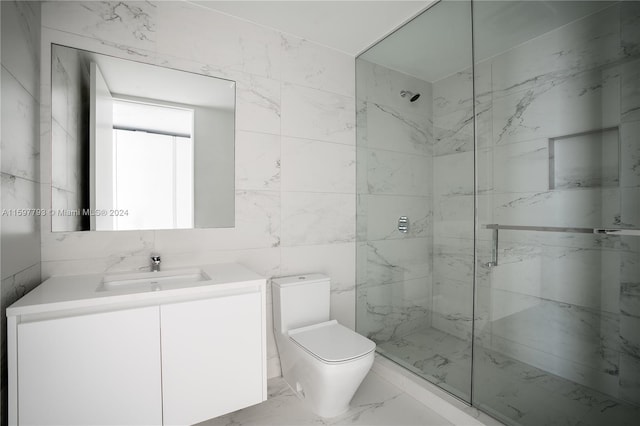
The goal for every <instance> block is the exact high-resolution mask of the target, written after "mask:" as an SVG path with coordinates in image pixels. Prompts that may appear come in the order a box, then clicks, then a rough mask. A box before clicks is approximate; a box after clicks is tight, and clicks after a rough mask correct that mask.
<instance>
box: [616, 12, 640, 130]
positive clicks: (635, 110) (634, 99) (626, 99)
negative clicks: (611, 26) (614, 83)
mask: <svg viewBox="0 0 640 426" xmlns="http://www.w3.org/2000/svg"><path fill="white" fill-rule="evenodd" d="M636 19H638V20H640V19H639V18H636ZM636 46H640V40H637V41H636ZM636 49H638V50H639V51H640V47H636ZM620 74H621V76H620V95H621V97H620V113H621V117H620V121H622V122H629V121H638V120H640V89H638V87H639V86H640V59H636V60H634V61H630V62H627V63H625V64H624V65H622V67H621V71H620Z"/></svg>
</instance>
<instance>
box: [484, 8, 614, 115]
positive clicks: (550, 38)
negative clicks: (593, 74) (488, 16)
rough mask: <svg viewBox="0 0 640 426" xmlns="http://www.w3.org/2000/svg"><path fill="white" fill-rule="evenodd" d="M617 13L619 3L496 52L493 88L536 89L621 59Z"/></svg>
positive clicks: (504, 90) (500, 90)
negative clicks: (498, 52)
mask: <svg viewBox="0 0 640 426" xmlns="http://www.w3.org/2000/svg"><path fill="white" fill-rule="evenodd" d="M618 13H619V11H618V5H614V6H613V7H610V8H607V9H605V10H604V11H602V12H599V13H596V14H593V15H591V16H588V17H586V18H584V19H581V20H578V21H576V22H574V23H572V24H570V25H564V26H562V27H559V28H558V29H556V30H554V31H550V32H548V33H546V34H544V35H542V36H540V37H537V38H534V39H532V40H529V41H528V42H526V43H524V44H522V45H520V46H519V47H518V48H515V49H511V50H509V51H507V52H505V53H504V54H502V55H499V56H497V57H496V58H495V59H494V60H493V66H492V73H493V85H494V86H493V90H494V91H495V92H496V94H497V95H498V96H500V95H502V94H504V93H509V92H512V91H520V90H530V89H533V90H536V87H540V86H541V85H543V84H547V83H550V82H553V81H554V80H555V81H556V82H557V81H558V79H562V78H564V77H566V76H567V75H570V74H574V73H577V72H580V71H584V70H587V69H592V68H596V67H598V66H600V65H603V64H606V63H611V62H613V61H615V60H617V59H619V58H620V56H621V49H620V45H619V42H620V40H619V34H620V22H619V15H618ZM552 115H553V114H549V116H550V117H551V116H552Z"/></svg>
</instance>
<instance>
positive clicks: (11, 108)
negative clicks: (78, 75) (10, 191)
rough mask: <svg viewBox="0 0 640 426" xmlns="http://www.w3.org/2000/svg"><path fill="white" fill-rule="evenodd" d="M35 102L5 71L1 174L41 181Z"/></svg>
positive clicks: (3, 73) (36, 106)
mask: <svg viewBox="0 0 640 426" xmlns="http://www.w3.org/2000/svg"><path fill="white" fill-rule="evenodd" d="M39 112H40V111H39V109H38V103H37V101H36V99H34V98H33V96H31V95H30V94H29V92H27V91H26V90H25V89H24V87H23V86H22V85H21V84H20V83H19V82H18V80H16V79H15V78H14V77H13V76H12V75H11V74H10V73H9V72H7V71H6V70H5V68H4V62H3V68H2V123H3V124H2V173H8V174H11V175H14V176H18V177H21V178H25V179H29V180H33V181H38V178H39V175H40V171H39V168H38V166H39V160H40V157H39V152H40V145H39V140H38V137H39V136H40V135H39V134H38V126H36V125H35V124H36V123H38V121H39V117H38V114H39Z"/></svg>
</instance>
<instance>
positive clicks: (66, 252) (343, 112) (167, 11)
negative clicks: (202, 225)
mask: <svg viewBox="0 0 640 426" xmlns="http://www.w3.org/2000/svg"><path fill="white" fill-rule="evenodd" d="M42 26H43V28H42V31H43V39H44V44H43V64H47V63H48V60H49V59H50V58H49V57H48V55H49V53H47V52H48V43H49V42H51V41H55V42H57V43H59V44H62V45H70V46H73V47H78V48H81V49H85V50H90V51H96V52H100V53H104V54H110V55H114V56H118V57H122V58H126V59H133V60H137V61H142V62H147V63H152V64H158V65H163V66H167V67H172V68H176V69H181V70H186V71H193V72H198V73H201V74H208V75H212V76H217V77H223V78H228V79H232V80H235V81H236V82H237V86H236V87H237V104H236V105H237V107H236V160H235V161H236V224H235V227H234V228H227V229H194V230H165V231H144V232H136V231H131V232H129V231H127V232H75V233H74V232H64V233H63V232H55V233H52V232H51V225H50V222H47V221H45V223H43V227H42V242H41V250H42V277H43V278H47V277H49V276H51V275H61V274H77V273H91V272H94V273H95V272H98V273H99V272H114V271H124V270H142V269H145V268H148V263H149V260H148V259H149V255H150V253H151V252H152V251H157V252H159V253H160V254H161V255H162V261H163V264H164V265H165V266H166V267H175V266H181V265H193V264H203V263H216V262H239V263H242V264H244V265H246V266H248V267H250V268H252V269H254V270H255V271H257V272H258V273H261V274H263V275H264V276H267V277H272V276H283V275H289V274H298V273H306V272H321V273H325V274H327V275H329V276H330V277H331V279H332V287H331V316H332V317H333V318H336V319H338V320H339V321H340V322H341V323H343V324H344V325H346V326H348V327H352V328H353V327H354V326H355V247H356V242H355V234H356V225H355V213H356V201H355V198H356V195H355V182H356V170H355V157H356V155H355V154H356V147H355V125H356V123H355V99H354V97H355V82H354V74H355V73H354V58H353V57H351V56H349V55H346V54H343V53H341V52H338V51H334V50H331V49H328V48H325V47H322V46H319V45H316V44H314V43H311V42H308V41H306V40H302V39H299V38H296V37H293V36H290V35H287V34H282V33H279V32H277V31H274V30H271V29H268V28H264V27H261V26H259V25H255V24H252V23H249V22H246V21H243V20H240V19H235V18H233V17H230V16H228V15H224V14H220V13H217V12H215V11H212V10H209V9H206V8H203V7H201V6H198V5H194V4H191V3H188V2H183V1H158V2H156V1H150V2H135V1H134V2H109V1H106V2H92V1H87V2H76V1H69V2H66V1H55V2H45V3H43V5H42ZM42 81H43V87H42V97H43V102H42V111H43V116H45V117H46V115H47V111H48V108H49V105H50V95H49V87H48V86H47V84H44V82H46V81H48V80H47V79H46V78H43V79H42ZM42 126H43V128H42V133H43V138H42V146H43V153H44V155H43V158H42V176H44V177H45V178H43V181H44V183H43V191H42V192H43V196H42V204H43V205H49V204H50V202H51V199H50V196H49V189H50V187H51V182H50V181H49V179H48V176H49V173H50V166H49V165H50V164H51V160H52V159H51V158H50V156H49V154H48V150H47V148H48V147H49V146H50V140H51V137H50V132H51V131H52V129H51V128H50V123H48V122H47V121H46V120H45V121H43V124H42ZM267 316H268V319H269V324H268V339H269V342H268V368H269V371H268V373H269V376H270V377H272V376H277V375H279V374H280V368H279V360H278V356H277V351H276V347H275V343H274V338H273V334H272V331H271V330H272V326H271V299H270V298H269V301H268V312H267Z"/></svg>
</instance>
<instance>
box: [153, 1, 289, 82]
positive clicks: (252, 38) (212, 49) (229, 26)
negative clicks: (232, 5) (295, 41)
mask: <svg viewBox="0 0 640 426" xmlns="http://www.w3.org/2000/svg"><path fill="white" fill-rule="evenodd" d="M176 22H177V23H179V24H178V25H176ZM157 29H158V31H157V35H156V39H157V49H158V51H159V52H162V53H163V54H167V55H171V56H175V57H179V58H186V59H193V60H196V61H199V62H204V63H207V64H212V65H214V66H216V67H217V68H220V69H231V70H235V71H242V72H246V73H250V74H255V75H259V76H263V77H269V78H276V79H278V78H280V34H279V33H278V32H276V31H274V30H271V29H268V28H265V27H262V26H259V25H256V24H253V23H251V22H248V21H245V20H241V19H237V18H235V17H233V16H230V15H226V14H222V13H219V12H216V11H213V10H211V9H208V8H204V7H201V6H198V5H194V4H189V3H187V2H166V3H165V2H159V3H158V24H157Z"/></svg>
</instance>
